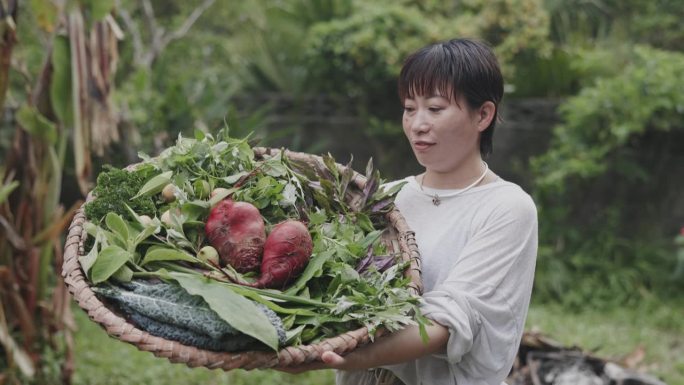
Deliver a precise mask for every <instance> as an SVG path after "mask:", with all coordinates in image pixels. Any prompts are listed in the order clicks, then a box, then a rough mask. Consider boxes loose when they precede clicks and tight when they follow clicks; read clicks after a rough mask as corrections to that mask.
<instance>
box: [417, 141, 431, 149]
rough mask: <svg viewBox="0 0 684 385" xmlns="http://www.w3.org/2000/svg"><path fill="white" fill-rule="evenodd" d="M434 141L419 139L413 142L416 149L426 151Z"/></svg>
mask: <svg viewBox="0 0 684 385" xmlns="http://www.w3.org/2000/svg"><path fill="white" fill-rule="evenodd" d="M433 145H434V143H432V142H425V141H418V142H413V148H414V149H416V151H425V150H427V149H428V148H430V147H432V146H433Z"/></svg>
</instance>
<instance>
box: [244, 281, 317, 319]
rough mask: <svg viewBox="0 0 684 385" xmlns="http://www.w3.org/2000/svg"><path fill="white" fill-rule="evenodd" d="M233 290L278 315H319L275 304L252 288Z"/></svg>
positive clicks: (307, 310) (306, 310)
mask: <svg viewBox="0 0 684 385" xmlns="http://www.w3.org/2000/svg"><path fill="white" fill-rule="evenodd" d="M231 289H233V291H235V292H236V293H238V294H240V295H242V296H245V297H247V298H249V299H251V300H253V301H254V302H258V303H260V304H263V305H265V306H267V307H268V308H269V309H271V310H273V311H275V312H276V313H281V314H294V315H301V316H314V315H316V314H317V313H316V312H314V311H311V310H309V309H302V308H291V307H288V308H284V307H282V306H280V305H278V304H275V303H273V302H271V301H269V300H267V299H265V298H264V297H263V296H261V295H260V294H258V293H257V292H255V291H254V290H252V289H251V288H248V287H241V286H231Z"/></svg>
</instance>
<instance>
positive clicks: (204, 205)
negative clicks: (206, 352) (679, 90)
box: [80, 130, 425, 350]
mask: <svg viewBox="0 0 684 385" xmlns="http://www.w3.org/2000/svg"><path fill="white" fill-rule="evenodd" d="M283 154H284V152H283V151H274V152H273V155H264V156H263V157H260V158H258V159H255V154H254V151H253V149H252V147H251V145H250V143H249V142H248V139H247V138H244V139H235V138H231V137H229V136H228V133H227V130H226V131H223V130H222V131H220V132H219V133H218V134H217V135H216V137H214V136H212V135H210V134H206V133H202V132H198V133H196V134H195V137H194V138H183V137H179V138H178V140H177V141H176V144H175V145H174V146H172V147H169V148H167V149H166V150H164V151H163V152H162V153H161V154H160V155H159V156H157V157H154V158H151V157H149V156H147V155H145V154H139V156H140V157H141V159H142V162H140V163H139V164H136V165H135V166H133V167H129V168H127V169H126V170H118V169H115V168H109V169H107V170H105V171H103V173H102V174H101V175H100V176H99V177H98V179H97V182H98V183H97V187H96V188H95V190H94V195H95V197H94V199H93V200H91V201H89V202H88V203H87V204H86V208H85V212H86V217H87V222H86V227H85V228H86V231H87V233H88V235H89V237H88V242H87V245H86V250H88V252H87V253H86V254H85V255H83V256H81V257H80V263H81V266H82V268H83V270H84V272H85V273H86V276H87V277H88V279H89V280H90V281H91V282H92V284H93V285H98V286H106V285H111V284H119V285H120V284H125V283H127V282H131V281H136V280H151V281H155V280H162V281H165V282H167V283H173V284H177V285H179V286H180V287H182V288H183V289H185V290H186V291H187V292H188V293H190V294H192V295H195V296H200V297H202V298H203V299H204V300H205V301H206V303H207V304H208V305H209V307H210V308H211V309H212V310H213V311H215V312H216V313H217V314H218V315H219V316H220V317H221V318H223V319H224V320H225V321H226V322H227V323H229V324H230V325H232V326H234V327H235V328H236V329H238V330H239V331H240V332H242V333H244V334H246V335H248V336H252V337H254V338H256V339H257V340H259V341H261V342H263V343H264V344H265V345H267V346H268V347H270V348H272V349H274V350H275V349H278V348H281V347H282V346H283V345H284V344H283V343H282V339H280V341H279V338H278V336H277V332H276V330H275V329H274V327H273V325H272V324H271V323H269V320H268V319H267V318H266V317H264V315H263V313H262V312H260V311H259V310H258V309H257V306H255V304H261V305H265V306H266V307H267V308H269V309H271V310H273V311H274V312H275V313H276V314H277V315H278V316H279V317H280V318H281V319H282V322H283V325H284V327H285V330H286V335H287V340H286V343H285V345H292V344H309V343H315V342H317V341H320V340H321V339H323V338H327V337H332V336H335V335H338V334H340V333H342V332H345V331H349V330H353V329H356V328H359V327H361V326H366V327H367V328H368V330H369V333H370V335H371V336H372V335H373V334H374V333H375V332H376V331H377V330H378V328H380V327H381V328H385V329H387V330H389V331H395V330H398V329H400V328H402V327H404V326H405V325H407V324H411V323H418V325H419V326H420V327H421V330H424V327H423V326H424V324H425V319H424V318H422V317H421V316H420V313H419V311H418V307H417V306H418V298H417V297H416V296H414V295H412V294H411V293H410V292H409V291H408V283H409V279H408V278H406V277H404V274H403V272H404V271H405V269H406V267H407V265H406V262H403V261H401V259H400V256H399V255H394V254H393V253H392V252H391V251H390V250H389V249H388V248H387V246H386V245H385V243H383V242H382V241H381V235H382V233H383V231H384V230H385V229H386V227H387V225H388V224H387V223H386V219H385V214H386V213H387V212H388V211H389V210H391V209H392V205H393V199H394V196H395V194H396V192H397V191H398V189H399V188H400V187H401V186H395V187H394V188H392V189H389V190H383V189H380V188H379V186H380V184H381V183H382V180H381V179H380V175H379V172H378V171H377V170H374V169H373V167H372V163H371V162H369V164H368V166H367V168H366V175H365V176H366V178H367V183H366V184H365V188H364V189H363V190H360V189H359V188H358V187H357V186H356V185H355V184H353V183H352V170H351V167H350V165H347V167H346V168H345V167H342V168H340V167H338V165H337V164H336V162H335V160H334V159H333V158H332V157H331V156H329V155H328V156H323V157H322V158H323V162H322V163H321V162H315V163H311V162H302V161H295V160H292V159H289V158H288V157H287V156H285V155H283ZM169 184H173V185H174V186H176V188H175V191H174V195H175V199H174V200H173V201H171V202H168V200H164V199H162V197H161V194H160V192H161V190H162V189H163V188H164V187H165V186H167V185H169ZM217 188H221V189H219V190H215V189H217ZM210 191H221V192H220V193H218V194H216V195H214V196H213V197H210V195H209V192H210ZM352 192H353V193H352ZM228 196H230V197H231V198H232V199H234V200H236V201H245V202H249V203H251V204H253V205H255V206H256V207H257V208H258V209H259V211H260V213H261V214H262V216H263V218H264V220H265V221H266V226H267V228H269V227H270V226H272V225H274V224H276V223H278V222H280V221H282V220H285V219H298V220H301V221H302V222H304V223H306V224H307V226H308V229H309V232H310V234H311V236H312V239H313V244H314V248H313V253H312V256H311V258H310V259H309V262H308V265H307V266H306V268H305V270H304V271H303V273H302V274H301V275H300V276H299V277H298V278H297V279H296V280H295V281H294V282H293V283H292V284H291V285H290V286H289V287H287V288H285V289H284V290H273V289H255V288H251V287H247V286H241V285H238V284H235V283H232V282H233V280H231V279H229V278H230V277H235V275H236V274H237V273H236V272H235V271H234V270H232V269H230V267H224V268H221V267H219V266H218V265H216V264H213V263H209V262H208V261H206V260H203V259H202V258H198V253H199V250H200V249H201V248H202V247H203V246H205V245H206V240H205V234H204V226H205V222H204V221H205V220H206V218H207V216H208V214H209V211H210V209H211V207H212V206H213V205H215V204H216V203H217V202H219V201H220V200H222V199H224V198H226V197H228ZM352 197H353V198H354V199H350V198H352ZM161 218H164V220H163V221H162V220H161ZM240 279H247V280H248V279H250V277H249V275H247V276H241V277H240ZM261 305H259V306H261ZM236 309H239V310H240V311H236Z"/></svg>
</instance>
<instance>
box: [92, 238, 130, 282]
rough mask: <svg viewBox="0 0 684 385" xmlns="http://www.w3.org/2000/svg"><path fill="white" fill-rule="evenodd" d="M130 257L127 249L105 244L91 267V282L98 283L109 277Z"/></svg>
mask: <svg viewBox="0 0 684 385" xmlns="http://www.w3.org/2000/svg"><path fill="white" fill-rule="evenodd" d="M131 257H132V256H131V254H130V253H129V252H128V251H126V250H124V249H123V248H121V247H118V246H107V247H105V248H104V249H102V250H101V251H100V254H99V255H98V256H97V260H96V261H95V263H94V264H93V267H92V274H91V276H92V281H93V283H94V284H98V283H100V282H104V281H106V280H107V279H109V277H111V276H112V274H114V273H116V271H117V270H119V269H120V268H121V266H123V265H124V264H125V263H126V262H127V261H128V260H129V259H131Z"/></svg>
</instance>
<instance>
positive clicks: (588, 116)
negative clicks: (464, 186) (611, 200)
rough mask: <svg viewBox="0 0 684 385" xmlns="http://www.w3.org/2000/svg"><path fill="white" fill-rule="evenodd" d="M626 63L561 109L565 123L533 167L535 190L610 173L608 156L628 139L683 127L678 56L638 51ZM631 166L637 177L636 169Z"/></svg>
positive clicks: (683, 69)
mask: <svg viewBox="0 0 684 385" xmlns="http://www.w3.org/2000/svg"><path fill="white" fill-rule="evenodd" d="M631 59H632V60H631V62H630V63H629V64H628V65H627V66H626V67H624V69H623V70H622V71H621V72H619V73H618V74H616V75H615V76H613V77H609V78H599V79H598V80H597V81H596V83H595V85H593V86H592V87H587V88H584V89H583V90H582V91H581V92H580V94H579V95H577V96H576V97H573V98H571V99H570V100H568V101H567V102H566V103H565V104H564V105H563V106H562V107H561V110H560V113H561V115H562V117H563V120H564V122H565V123H564V124H561V125H559V126H558V127H556V128H555V130H554V136H555V142H554V144H553V146H552V148H551V150H550V151H549V152H548V153H547V154H545V155H544V156H542V157H540V158H539V159H537V160H535V162H533V165H534V166H535V167H536V168H537V169H538V171H539V173H540V178H539V180H538V183H539V184H540V185H541V186H545V187H552V186H555V187H556V188H561V187H562V184H563V183H564V182H565V181H566V180H567V179H569V178H573V177H579V178H591V177H594V176H597V175H599V174H601V173H602V172H605V171H606V170H607V169H609V168H612V166H613V164H611V162H608V160H609V159H608V158H609V157H610V155H611V154H612V153H613V152H614V151H615V150H616V149H619V148H621V147H624V146H626V145H627V144H628V143H629V141H630V139H632V138H633V137H635V136H637V135H642V134H644V133H645V132H647V131H649V130H662V131H668V130H673V129H678V130H679V129H682V128H683V127H684V95H683V94H682V93H681V89H682V87H684V55H682V54H680V53H674V52H665V51H659V50H655V49H651V48H647V47H643V46H642V47H636V48H635V49H634V51H633V56H632V58H631ZM632 166H634V167H637V169H636V171H637V173H639V174H643V172H644V170H643V167H642V166H640V165H637V164H632ZM623 169H624V170H625V172H628V173H630V174H631V175H633V174H634V170H629V169H625V168H620V170H623ZM625 176H627V175H625Z"/></svg>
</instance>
